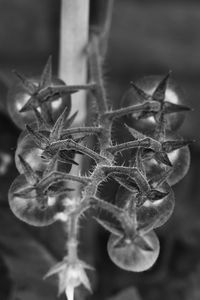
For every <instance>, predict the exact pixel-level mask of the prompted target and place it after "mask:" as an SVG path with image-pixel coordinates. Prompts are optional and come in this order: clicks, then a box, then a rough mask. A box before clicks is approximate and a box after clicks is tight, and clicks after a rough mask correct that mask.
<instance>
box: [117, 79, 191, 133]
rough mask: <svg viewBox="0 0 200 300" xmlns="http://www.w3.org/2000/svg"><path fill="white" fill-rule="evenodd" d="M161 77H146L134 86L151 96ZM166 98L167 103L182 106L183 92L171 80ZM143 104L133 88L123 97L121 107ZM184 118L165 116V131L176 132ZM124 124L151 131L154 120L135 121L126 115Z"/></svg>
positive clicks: (181, 116)
mask: <svg viewBox="0 0 200 300" xmlns="http://www.w3.org/2000/svg"><path fill="white" fill-rule="evenodd" d="M162 78H163V77H162V76H158V75H153V76H146V77H143V78H141V79H139V80H138V81H136V82H135V84H136V85H137V86H138V87H139V88H141V89H142V90H144V91H145V92H146V93H147V94H149V95H152V93H153V91H154V90H155V88H156V86H157V85H158V83H159V81H160V80H162ZM165 95H166V98H165V100H167V101H169V102H173V103H175V104H183V103H184V98H185V97H184V93H183V91H182V90H181V89H180V88H179V87H178V86H177V84H176V83H175V82H174V80H172V79H171V78H170V79H169V81H168V86H167V90H166V94H165ZM141 102H144V101H142V100H140V99H139V97H138V95H137V93H136V91H135V90H134V89H133V88H130V89H129V90H128V91H127V92H126V93H125V95H124V97H123V99H122V103H121V105H122V106H123V107H126V106H130V105H133V104H138V103H141ZM184 118H185V114H184V113H180V112H179V113H171V114H168V115H166V121H167V129H168V130H177V129H179V128H180V126H181V125H182V123H183V121H184ZM124 120H125V123H127V125H128V126H130V127H134V128H136V129H138V130H141V131H143V132H144V131H146V130H148V131H152V130H153V129H154V128H155V125H156V123H155V120H154V118H153V117H149V118H147V119H141V120H137V119H135V118H133V117H132V116H131V115H128V116H126V117H125V118H124Z"/></svg>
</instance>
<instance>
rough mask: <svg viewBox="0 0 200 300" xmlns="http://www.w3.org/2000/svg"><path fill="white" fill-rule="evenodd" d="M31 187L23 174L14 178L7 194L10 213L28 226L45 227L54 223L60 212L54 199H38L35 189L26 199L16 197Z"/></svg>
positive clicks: (57, 202) (28, 193)
mask: <svg viewBox="0 0 200 300" xmlns="http://www.w3.org/2000/svg"><path fill="white" fill-rule="evenodd" d="M31 187H32V186H31V185H30V184H29V183H28V182H27V180H26V177H25V176H24V175H23V174H22V175H19V176H18V177H16V179H15V180H14V182H13V183H12V185H11V187H10V189H9V193H8V201H9V205H10V208H11V210H12V212H13V213H14V214H15V215H16V217H18V218H19V219H20V220H22V221H24V222H26V223H28V224H29V225H33V226H47V225H50V224H52V223H54V222H55V220H56V219H55V216H56V214H57V213H58V212H59V211H60V207H59V201H56V200H57V199H56V198H50V197H45V196H44V197H38V196H37V190H36V189H33V190H32V191H30V192H27V195H26V197H24V196H23V197H21V196H18V195H17V193H20V191H21V190H23V189H25V188H31Z"/></svg>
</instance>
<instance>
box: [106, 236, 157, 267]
mask: <svg viewBox="0 0 200 300" xmlns="http://www.w3.org/2000/svg"><path fill="white" fill-rule="evenodd" d="M118 239H119V237H118V236H116V235H114V234H111V235H110V237H109V239H108V244H107V250H108V254H109V257H110V259H111V260H112V261H113V262H114V263H115V264H116V265H117V266H118V267H120V268H121V269H123V270H127V271H132V272H142V271H145V270H148V269H149V268H151V267H152V266H153V264H154V263H155V262H156V260H157V258H158V255H159V251H160V243H159V240H158V238H157V235H156V234H155V233H154V232H153V231H151V232H148V233H147V234H145V235H143V236H142V237H140V236H138V237H136V238H135V239H134V240H133V241H130V240H125V241H124V243H123V244H122V245H120V247H116V246H115V244H116V242H117V240H118ZM142 239H144V241H145V242H146V243H147V244H149V246H150V247H151V250H149V249H148V250H144V249H143V248H142V247H141V246H140V244H141V240H142Z"/></svg>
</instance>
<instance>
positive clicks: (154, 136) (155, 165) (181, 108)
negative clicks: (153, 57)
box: [101, 74, 190, 272]
mask: <svg viewBox="0 0 200 300" xmlns="http://www.w3.org/2000/svg"><path fill="white" fill-rule="evenodd" d="M145 101H157V102H159V103H160V105H161V106H160V111H158V112H156V113H155V112H152V113H151V112H149V111H148V112H147V111H143V112H142V113H141V112H139V113H138V114H135V113H130V114H128V115H127V116H126V117H124V118H123V120H122V122H121V121H120V126H118V128H117V129H119V131H121V138H122V137H123V139H126V142H127V141H128V142H127V148H128V147H129V144H130V141H132V140H135V141H144V140H146V141H149V145H150V146H146V147H144V146H142V145H144V144H142V143H141V144H140V145H141V146H138V147H137V149H135V148H134V149H132V150H130V149H129V150H128V149H127V150H126V151H124V153H123V155H122V153H121V155H120V156H119V157H120V158H119V160H121V157H123V164H124V165H125V166H131V167H134V168H136V169H137V170H138V173H139V180H135V182H134V180H131V179H130V178H126V182H124V181H123V182H122V181H120V180H119V183H120V187H119V189H118V192H117V194H116V199H115V203H116V205H118V206H119V207H121V208H123V209H124V211H125V212H127V214H126V215H125V218H126V222H127V223H128V222H129V223H130V224H131V222H132V220H133V219H134V222H132V223H133V224H132V228H134V230H133V233H132V236H131V235H130V234H127V233H125V234H124V228H123V232H122V230H120V229H119V226H117V225H115V226H114V227H113V225H112V226H111V225H107V224H106V223H102V222H101V223H102V226H104V227H106V228H107V229H108V230H109V231H110V232H111V235H110V238H109V240H108V253H109V256H110V258H111V260H112V261H113V262H114V263H115V264H116V265H117V266H119V267H120V268H122V269H125V270H129V271H134V272H141V271H144V270H147V269H149V268H150V267H151V266H152V265H153V264H154V263H155V261H156V260H157V257H158V255H159V247H160V246H159V240H158V238H157V236H156V234H155V232H154V229H155V228H158V227H160V226H162V225H163V224H164V223H165V222H166V221H167V220H168V219H169V217H170V216H171V214H172V212H173V209H174V202H175V200H174V193H173V190H172V188H171V187H172V186H173V185H175V184H176V183H178V182H179V181H180V180H181V179H182V178H183V177H184V176H185V175H186V173H187V172H188V169H189V165H190V151H189V147H188V144H189V143H190V141H185V140H183V139H182V138H181V137H180V136H179V135H178V133H177V131H178V129H179V128H180V126H181V124H182V123H183V120H184V117H185V115H184V112H185V111H187V110H189V108H188V107H187V106H185V105H184V104H183V93H182V91H181V90H180V89H179V88H178V86H177V85H176V84H175V83H174V81H173V80H172V79H171V77H170V74H167V76H165V77H162V76H147V77H145V78H143V79H141V80H138V81H137V82H136V83H132V84H131V87H130V89H129V90H128V91H127V92H126V93H125V94H124V96H123V98H122V103H121V104H122V107H128V106H131V105H134V104H135V105H138V104H140V103H144V102H145ZM122 123H125V126H124V128H123V126H122ZM116 133H117V131H116ZM125 136H126V138H125ZM125 144H126V143H125ZM124 150H125V149H124ZM125 153H126V154H125ZM121 162H122V160H121ZM142 182H145V186H143V185H144V184H143V183H142ZM145 189H146V190H148V189H150V190H151V192H150V193H149V194H148V195H147V192H146V191H145ZM130 216H131V217H132V219H130V220H129V221H128V218H129V217H130ZM123 222H124V221H122V223H121V224H123ZM126 222H124V223H126ZM130 224H129V225H130ZM123 227H124V226H123ZM125 227H126V229H125V230H128V229H127V228H129V227H130V226H129V227H127V226H125Z"/></svg>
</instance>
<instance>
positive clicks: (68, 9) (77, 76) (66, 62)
mask: <svg viewBox="0 0 200 300" xmlns="http://www.w3.org/2000/svg"><path fill="white" fill-rule="evenodd" d="M89 2H90V1H89V0H62V2H61V30H60V59H59V77H60V78H61V79H63V80H64V81H65V82H66V84H84V83H86V81H87V57H86V51H85V49H86V46H87V43H88V28H89ZM76 110H78V111H79V113H78V116H77V119H76V122H77V123H81V122H82V121H84V119H85V116H86V101H85V92H83V91H81V92H78V93H76V94H74V95H73V96H72V113H73V112H75V111H76Z"/></svg>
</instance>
